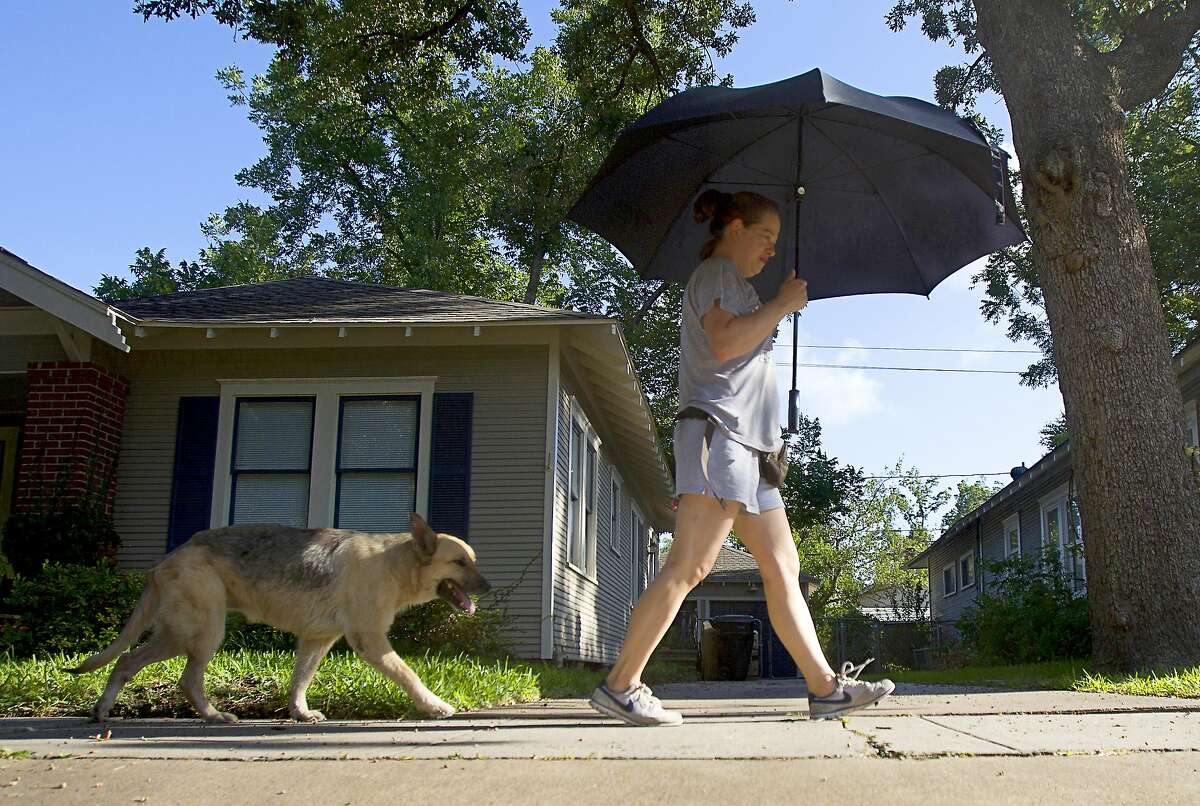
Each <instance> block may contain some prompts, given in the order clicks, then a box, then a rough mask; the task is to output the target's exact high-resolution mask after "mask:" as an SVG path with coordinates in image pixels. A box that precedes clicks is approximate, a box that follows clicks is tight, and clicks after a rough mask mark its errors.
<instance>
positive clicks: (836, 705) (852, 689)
mask: <svg viewBox="0 0 1200 806" xmlns="http://www.w3.org/2000/svg"><path fill="white" fill-rule="evenodd" d="M873 660H875V659H874V658H868V659H867V660H866V661H864V662H863V663H861V664H859V665H858V666H855V665H854V664H853V663H850V662H849V661H847V662H846V663H843V664H842V671H841V673H840V674H839V675H838V676H837V688H835V689H834V690H833V693H832V694H829V695H827V696H825V697H814V696H813V695H812V694H809V695H808V718H809V719H837V718H838V717H842V716H845V715H846V714H849V713H853V712H854V711H858V710H859V709H862V708H866V707H867V706H868V705H874V704H875V703H877V702H879V701H880V700H882V699H883V698H884V697H886V696H887V695H889V694H891V693H892V692H893V691H895V690H896V684H895V683H893V682H892V681H891V680H888V679H887V678H884V679H883V680H880V681H879V682H878V683H869V682H867V681H866V680H859V679H858V676H859V674H861V673H862V670H863V669H865V668H866V666H867V664H868V663H870V662H871V661H873Z"/></svg>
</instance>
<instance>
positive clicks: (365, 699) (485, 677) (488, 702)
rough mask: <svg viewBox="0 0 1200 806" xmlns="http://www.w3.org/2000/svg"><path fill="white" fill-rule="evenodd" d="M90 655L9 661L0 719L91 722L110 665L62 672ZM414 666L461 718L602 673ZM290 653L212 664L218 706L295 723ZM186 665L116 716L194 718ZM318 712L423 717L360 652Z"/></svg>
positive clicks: (326, 667) (1, 662)
mask: <svg viewBox="0 0 1200 806" xmlns="http://www.w3.org/2000/svg"><path fill="white" fill-rule="evenodd" d="M83 657H85V656H83V655H77V656H68V655H62V654H57V655H46V656H41V657H35V658H19V659H18V658H12V657H0V716H5V717H11V716H83V715H86V714H87V712H88V709H90V708H91V707H92V705H93V704H94V703H95V702H96V700H97V699H98V698H99V696H100V692H101V691H102V690H103V688H104V684H105V682H106V681H107V679H108V673H109V671H110V669H111V667H106V668H104V669H101V670H99V671H96V672H92V673H90V674H84V675H79V676H76V675H72V674H69V673H68V672H65V671H63V669H65V668H69V667H71V666H74V665H76V664H77V663H79V662H80V661H81V660H82V659H83ZM405 661H406V662H407V663H408V664H409V666H411V667H412V668H413V670H414V671H415V672H416V673H417V674H418V675H419V676H420V677H421V679H422V680H423V681H424V682H425V685H426V686H428V687H429V688H430V689H431V690H432V691H433V692H434V693H436V694H437V695H438V696H440V697H441V698H442V699H444V700H446V702H448V703H450V704H451V705H453V706H454V707H455V708H456V709H458V710H460V711H471V710H478V709H481V708H490V707H495V706H499V705H509V704H513V703H522V702H531V701H534V700H538V699H543V698H550V697H583V696H586V695H587V694H588V693H589V692H590V691H591V690H592V688H593V687H594V686H595V685H596V683H597V682H598V681H599V680H600V677H601V675H602V672H599V671H595V670H591V669H581V668H570V667H564V668H559V667H556V666H554V665H553V664H549V663H536V662H535V663H529V662H524V661H517V660H509V659H491V660H485V659H481V658H474V657H470V656H467V655H458V656H446V655H434V654H425V655H422V656H408V657H406V658H405ZM293 664H294V655H293V654H292V653H291V652H259V651H251V650H235V651H230V652H220V653H218V654H217V656H216V657H215V658H213V661H212V663H211V664H209V667H208V671H207V674H206V676H205V686H204V688H205V691H206V693H207V694H208V697H209V699H210V700H211V701H212V703H213V705H214V706H216V707H217V708H218V709H220V710H222V711H232V712H233V713H235V714H237V715H238V716H240V717H245V718H281V717H286V716H287V690H288V683H289V681H290V679H291V675H292V667H293ZM183 665H184V659H183V658H175V659H173V660H169V661H165V662H163V663H157V664H153V665H151V666H149V667H147V668H146V669H144V670H142V672H141V673H139V674H138V675H137V677H135V678H134V679H133V680H132V681H130V682H129V683H128V684H127V685H126V686H125V688H124V689H122V691H121V695H120V697H118V699H117V704H116V706H115V707H114V708H113V711H112V715H113V716H122V717H162V716H179V717H194V716H195V713H194V711H193V710H192V708H191V706H190V705H189V704H188V703H187V701H186V700H185V699H184V697H183V693H182V692H181V691H180V689H179V676H180V674H182V672H183ZM645 678H646V680H647V681H648V682H650V683H651V684H657V683H665V682H677V681H682V680H689V679H694V678H695V674H694V672H691V671H690V670H689V668H688V667H686V666H679V665H674V664H652V665H651V666H650V667H648V668H647V671H646V675H645ZM308 704H309V707H310V708H314V709H317V710H320V711H322V712H324V713H325V715H326V716H327V717H329V718H331V719H385V718H387V719H399V718H408V717H414V716H418V715H419V714H418V713H417V712H416V710H415V709H414V708H413V704H412V701H411V700H409V698H408V696H407V695H406V694H404V693H403V692H402V691H401V690H400V689H399V688H398V687H397V686H395V685H394V684H392V682H391V681H389V680H387V679H386V678H384V677H383V676H382V675H381V674H379V673H378V672H376V671H375V670H374V669H372V668H371V667H370V666H368V665H367V664H366V663H364V662H363V661H362V660H361V659H359V658H357V657H356V656H354V655H351V654H336V653H335V654H330V656H329V657H328V658H326V659H325V661H324V663H322V664H321V668H320V670H319V671H318V672H317V676H316V677H315V678H314V679H313V682H312V685H311V686H310V687H309V690H308Z"/></svg>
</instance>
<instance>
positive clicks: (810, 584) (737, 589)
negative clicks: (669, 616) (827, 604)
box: [661, 543, 817, 677]
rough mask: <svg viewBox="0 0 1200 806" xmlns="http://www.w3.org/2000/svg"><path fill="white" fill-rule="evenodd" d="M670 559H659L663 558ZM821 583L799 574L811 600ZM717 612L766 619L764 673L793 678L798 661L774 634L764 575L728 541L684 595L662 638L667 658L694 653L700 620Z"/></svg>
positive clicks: (687, 655) (763, 621)
mask: <svg viewBox="0 0 1200 806" xmlns="http://www.w3.org/2000/svg"><path fill="white" fill-rule="evenodd" d="M665 562H666V558H665V557H664V558H663V559H662V560H661V563H665ZM816 588H817V580H816V579H814V578H813V577H811V576H808V575H807V574H801V575H800V592H801V593H802V594H803V595H804V600H805V601H806V602H807V601H808V598H809V596H811V595H812V592H813V591H815V590H816ZM713 616H753V617H755V618H757V619H759V620H760V622H761V623H762V630H763V635H762V646H763V647H766V648H767V649H766V650H765V651H762V652H760V655H759V657H760V660H761V664H762V666H761V676H762V677H795V676H796V675H797V670H796V664H795V662H794V661H793V660H792V657H791V655H789V654H788V651H787V649H786V648H785V647H784V646H783V642H781V641H780V640H779V636H778V635H776V634H775V631H774V629H773V628H772V626H771V619H770V617H769V616H768V614H767V598H766V595H765V594H764V593H763V582H762V574H761V573H760V572H759V570H758V563H757V562H756V561H755V559H754V556H753V555H752V554H750V553H749V552H747V551H744V550H743V549H740V548H737V547H735V546H732V545H730V544H728V543H726V544H724V545H722V546H721V550H720V552H718V554H717V559H716V560H715V561H714V562H713V567H712V570H711V571H709V574H708V576H707V577H705V578H704V581H703V582H701V583H700V584H699V585H697V586H696V587H695V588H693V589H692V591H691V592H690V593H689V594H688V595H687V598H686V599H684V601H683V604H682V605H681V606H680V608H679V613H678V614H677V615H676V616H675V620H674V622H672V624H671V627H670V628H669V629H668V630H667V635H666V636H665V637H664V638H663V643H662V646H663V648H664V650H665V651H664V652H663V653H662V656H663V657H674V658H677V659H684V658H694V657H695V651H696V646H697V641H698V640H699V630H698V628H697V625H698V624H699V623H700V622H702V621H704V620H705V619H708V618H712V617H713Z"/></svg>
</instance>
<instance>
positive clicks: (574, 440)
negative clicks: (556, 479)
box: [570, 424, 583, 498]
mask: <svg viewBox="0 0 1200 806" xmlns="http://www.w3.org/2000/svg"><path fill="white" fill-rule="evenodd" d="M582 442H583V432H582V431H580V430H579V426H577V425H574V424H572V425H571V456H570V464H571V497H572V498H578V497H579V488H580V484H579V475H580V474H579V446H580V443H582Z"/></svg>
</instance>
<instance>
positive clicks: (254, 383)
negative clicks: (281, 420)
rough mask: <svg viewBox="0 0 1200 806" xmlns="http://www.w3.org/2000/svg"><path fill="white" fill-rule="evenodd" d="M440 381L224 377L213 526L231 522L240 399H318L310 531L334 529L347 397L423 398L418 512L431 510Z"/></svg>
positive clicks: (424, 377)
mask: <svg viewBox="0 0 1200 806" xmlns="http://www.w3.org/2000/svg"><path fill="white" fill-rule="evenodd" d="M436 383H437V377H436V376H433V375H421V376H413V377H401V378H260V379H244V378H232V379H229V378H218V379H217V384H218V385H219V386H220V389H221V392H220V405H219V415H218V420H217V456H216V468H215V469H214V471H213V494H212V509H211V512H212V514H211V516H210V517H209V527H210V528H214V529H215V528H217V527H220V526H226V525H228V523H229V517H230V511H229V503H230V491H231V488H232V476H231V474H230V472H229V471H230V462H231V458H232V456H233V421H234V416H235V413H236V410H237V401H238V399H239V398H249V397H313V398H315V401H314V406H313V432H312V465H311V466H312V471H311V476H310V478H309V488H308V526H309V528H310V529H317V528H328V527H332V526H333V510H334V502H335V499H336V496H337V472H336V468H337V442H338V439H337V437H338V413H339V411H340V405H341V398H342V397H361V396H364V395H418V396H420V398H421V412H420V420H419V424H418V428H419V431H418V434H417V496H416V507H417V512H420V513H422V514H427V513H428V511H429V457H430V440H431V438H432V435H433V391H434V386H435V385H436Z"/></svg>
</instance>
